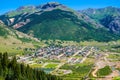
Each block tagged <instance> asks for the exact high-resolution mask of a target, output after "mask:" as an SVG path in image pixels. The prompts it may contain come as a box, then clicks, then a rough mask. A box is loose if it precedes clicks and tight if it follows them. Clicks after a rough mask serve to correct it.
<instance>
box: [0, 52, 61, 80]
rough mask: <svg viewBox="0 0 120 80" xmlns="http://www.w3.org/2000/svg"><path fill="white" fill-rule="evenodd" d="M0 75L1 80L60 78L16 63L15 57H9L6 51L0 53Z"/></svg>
mask: <svg viewBox="0 0 120 80" xmlns="http://www.w3.org/2000/svg"><path fill="white" fill-rule="evenodd" d="M0 77H2V78H3V80H61V79H60V78H59V77H57V76H53V75H50V74H45V73H44V72H43V71H41V70H36V69H33V68H31V67H29V65H24V64H20V63H18V62H17V60H16V57H13V59H9V58H8V54H7V53H4V54H2V53H0Z"/></svg>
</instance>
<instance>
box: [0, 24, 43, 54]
mask: <svg viewBox="0 0 120 80" xmlns="http://www.w3.org/2000/svg"><path fill="white" fill-rule="evenodd" d="M34 43H39V45H41V44H43V45H44V43H42V42H39V41H38V40H37V39H36V38H33V37H30V36H28V35H26V34H23V33H21V32H18V31H16V30H13V29H11V28H8V27H7V26H5V25H4V24H1V23H0V52H9V53H11V54H12V55H14V54H18V53H19V54H20V53H21V54H22V53H26V52H27V51H25V49H35V44H34ZM28 53H31V52H29V51H28Z"/></svg>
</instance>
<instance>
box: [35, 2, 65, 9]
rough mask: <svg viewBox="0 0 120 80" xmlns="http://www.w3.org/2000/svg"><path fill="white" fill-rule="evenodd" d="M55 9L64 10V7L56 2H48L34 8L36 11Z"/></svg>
mask: <svg viewBox="0 0 120 80" xmlns="http://www.w3.org/2000/svg"><path fill="white" fill-rule="evenodd" d="M57 7H61V8H64V7H65V6H64V5H62V4H60V3H58V2H48V3H46V4H43V5H40V6H37V7H36V8H37V9H53V8H57Z"/></svg>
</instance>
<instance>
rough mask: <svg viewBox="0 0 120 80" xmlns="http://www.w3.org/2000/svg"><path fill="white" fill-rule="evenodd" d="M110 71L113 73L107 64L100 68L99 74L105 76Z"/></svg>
mask: <svg viewBox="0 0 120 80" xmlns="http://www.w3.org/2000/svg"><path fill="white" fill-rule="evenodd" d="M110 73H112V70H111V69H110V67H109V66H105V67H104V68H102V69H99V70H98V72H97V76H99V77H104V76H106V75H109V74H110Z"/></svg>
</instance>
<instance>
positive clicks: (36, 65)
mask: <svg viewBox="0 0 120 80" xmlns="http://www.w3.org/2000/svg"><path fill="white" fill-rule="evenodd" d="M30 67H32V68H41V67H42V64H32V65H30Z"/></svg>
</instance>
